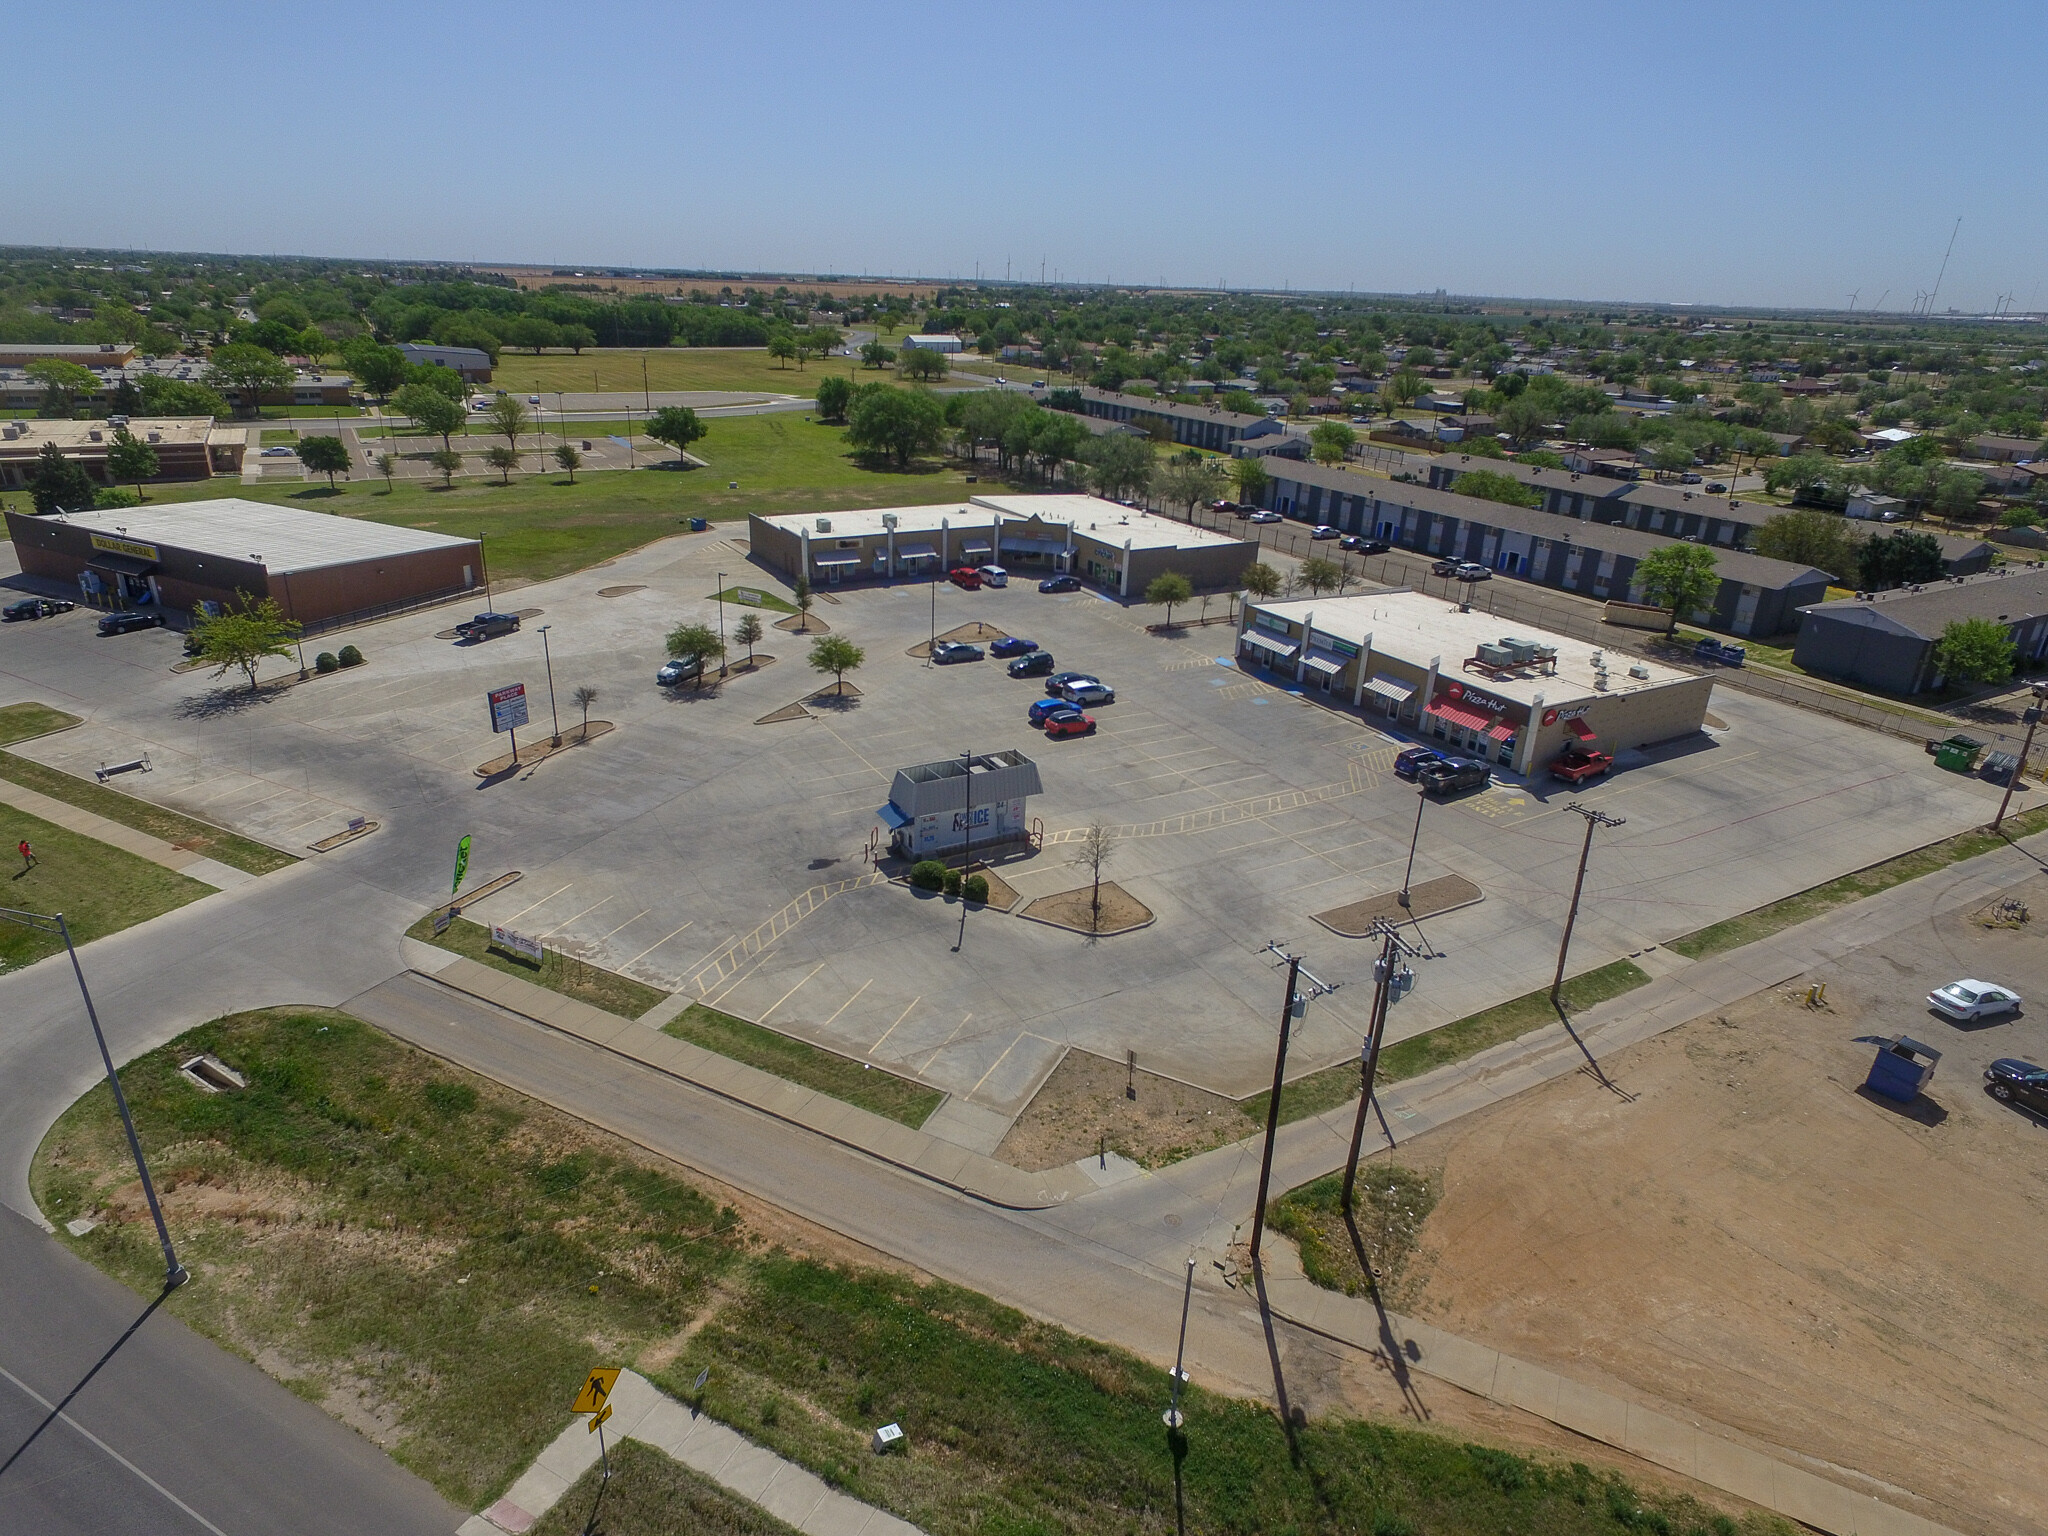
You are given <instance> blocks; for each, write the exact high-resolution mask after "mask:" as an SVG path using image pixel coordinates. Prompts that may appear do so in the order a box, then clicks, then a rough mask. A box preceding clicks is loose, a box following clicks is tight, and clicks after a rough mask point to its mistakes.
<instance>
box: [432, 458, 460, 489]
mask: <svg viewBox="0 0 2048 1536" xmlns="http://www.w3.org/2000/svg"><path fill="white" fill-rule="evenodd" d="M427 462H428V463H429V464H431V465H433V466H434V468H436V469H438V470H439V471H441V489H443V490H444V491H452V490H454V489H455V475H456V472H457V471H459V470H460V469H461V468H462V455H461V454H459V453H457V452H456V451H455V450H454V449H453V448H436V449H435V450H434V451H433V452H432V453H430V454H428V455H427Z"/></svg>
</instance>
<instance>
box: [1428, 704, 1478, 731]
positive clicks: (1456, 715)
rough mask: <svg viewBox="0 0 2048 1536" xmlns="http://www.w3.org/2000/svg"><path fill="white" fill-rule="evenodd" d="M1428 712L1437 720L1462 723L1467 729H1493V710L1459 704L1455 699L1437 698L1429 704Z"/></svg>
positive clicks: (1454, 723) (1455, 723)
mask: <svg viewBox="0 0 2048 1536" xmlns="http://www.w3.org/2000/svg"><path fill="white" fill-rule="evenodd" d="M1429 713H1430V714H1432V715H1435V716H1436V717H1437V718H1438V719H1439V720H1448V721H1449V722H1450V723H1451V724H1452V725H1462V726H1463V727H1464V728H1465V729H1466V730H1468V731H1490V730H1492V729H1493V712H1492V711H1491V710H1486V709H1480V708H1478V707H1477V706H1476V705H1472V704H1461V703H1459V702H1458V701H1456V700H1455V699H1438V700H1437V701H1436V702H1435V703H1434V704H1432V705H1430V706H1429Z"/></svg>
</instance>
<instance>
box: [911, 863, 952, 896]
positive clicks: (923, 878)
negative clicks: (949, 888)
mask: <svg viewBox="0 0 2048 1536" xmlns="http://www.w3.org/2000/svg"><path fill="white" fill-rule="evenodd" d="M950 873H952V871H950V870H948V869H947V868H946V866H945V865H943V864H941V863H940V862H939V861H938V860H937V859H926V860H924V861H923V862H922V863H918V864H913V865H912V866H911V868H910V883H911V884H912V885H914V886H916V887H917V888H918V889H919V890H920V891H936V890H941V889H943V888H944V887H945V884H946V876H947V875H949V874H950Z"/></svg>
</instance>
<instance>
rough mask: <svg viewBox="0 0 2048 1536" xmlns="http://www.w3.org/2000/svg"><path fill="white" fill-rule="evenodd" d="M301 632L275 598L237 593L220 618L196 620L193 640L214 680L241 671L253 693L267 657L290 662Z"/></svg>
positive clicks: (192, 631)
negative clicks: (211, 667) (294, 644)
mask: <svg viewBox="0 0 2048 1536" xmlns="http://www.w3.org/2000/svg"><path fill="white" fill-rule="evenodd" d="M299 629H300V626H299V625H298V623H297V622H296V621H294V620H292V619H288V618H286V617H285V616H284V610H283V609H281V608H279V607H278V605H277V599H276V598H273V597H266V598H263V599H261V600H255V599H252V598H251V597H250V596H249V594H248V593H246V592H237V593H236V594H235V602H234V605H233V606H230V607H226V608H223V609H222V610H221V612H220V613H218V614H213V615H201V616H198V617H195V618H194V619H193V621H192V630H191V635H190V639H191V641H192V644H193V647H194V650H195V652H196V654H197V655H198V657H199V659H200V660H201V661H203V662H207V663H210V664H211V665H212V666H213V669H214V671H213V675H214V676H215V677H221V676H224V675H225V674H226V673H227V672H229V671H230V670H233V669H239V670H240V671H241V672H242V674H243V675H244V676H245V677H247V678H248V679H249V691H250V692H251V693H254V692H255V691H256V668H257V666H258V665H259V664H260V663H261V662H262V660H263V658H264V657H266V656H282V657H284V658H286V659H287V660H289V659H290V657H291V654H292V649H291V645H292V642H293V641H294V640H296V639H298V637H299Z"/></svg>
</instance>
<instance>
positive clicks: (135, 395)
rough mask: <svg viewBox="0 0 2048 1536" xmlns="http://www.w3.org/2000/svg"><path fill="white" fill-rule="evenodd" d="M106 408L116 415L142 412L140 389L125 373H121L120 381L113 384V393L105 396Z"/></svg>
mask: <svg viewBox="0 0 2048 1536" xmlns="http://www.w3.org/2000/svg"><path fill="white" fill-rule="evenodd" d="M107 410H108V411H109V412H110V413H112V414H113V415H116V416H140V415H142V414H143V411H142V391H141V390H140V389H138V388H136V386H135V381H134V380H133V379H131V378H129V377H128V375H127V374H125V373H124V374H122V375H121V378H120V381H119V382H118V383H116V384H115V385H114V392H113V394H112V395H110V396H108V398H107Z"/></svg>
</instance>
